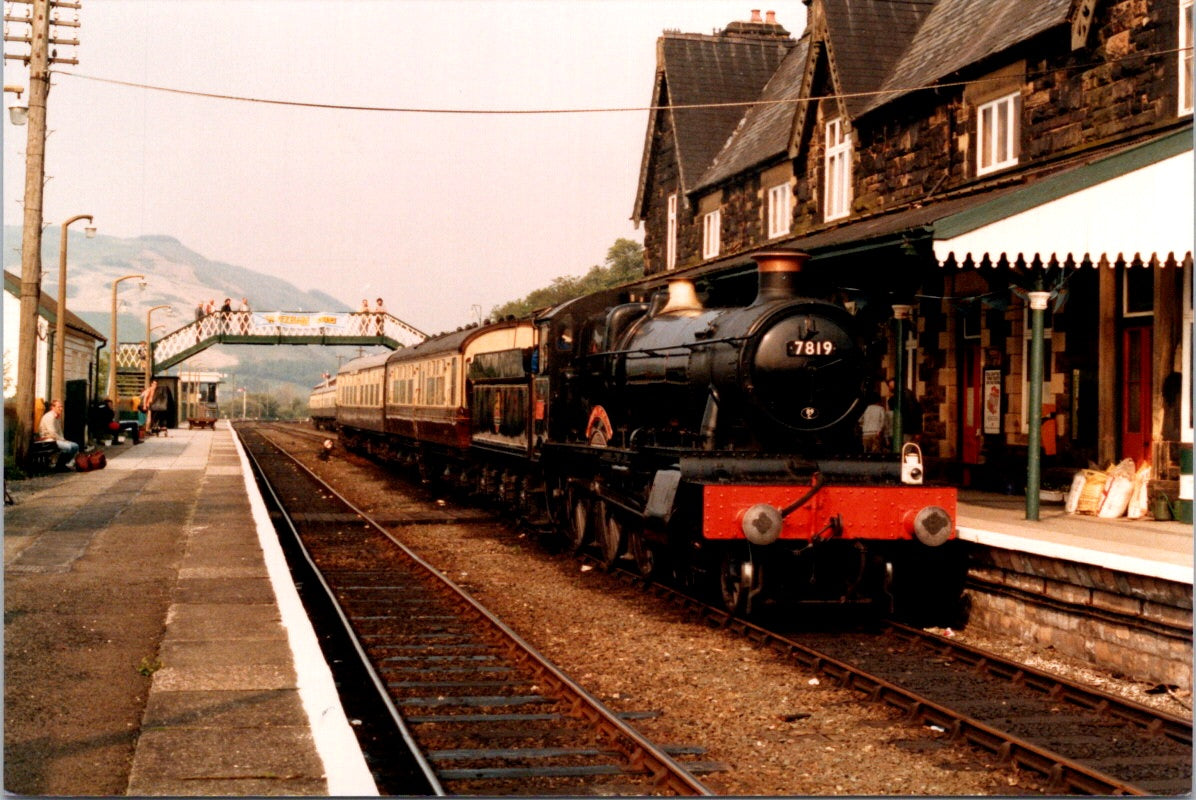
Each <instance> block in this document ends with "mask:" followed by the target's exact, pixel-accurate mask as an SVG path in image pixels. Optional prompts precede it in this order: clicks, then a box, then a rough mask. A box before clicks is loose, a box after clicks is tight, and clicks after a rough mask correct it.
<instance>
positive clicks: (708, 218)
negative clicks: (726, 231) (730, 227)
mask: <svg viewBox="0 0 1196 800" xmlns="http://www.w3.org/2000/svg"><path fill="white" fill-rule="evenodd" d="M722 227H723V211H722V209H721V208H716V209H714V210H713V211H708V212H706V213H705V214H703V215H702V258H718V254H719V252H720V251H721V250H722Z"/></svg>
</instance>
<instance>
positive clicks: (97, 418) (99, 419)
mask: <svg viewBox="0 0 1196 800" xmlns="http://www.w3.org/2000/svg"><path fill="white" fill-rule="evenodd" d="M91 429H92V436H94V437H95V438H96V439H101V438H103V437H105V436H110V437H112V442H113V443H114V444H115V443H116V437H117V434H119V433H121V432H124V433H126V434H128V435H129V436H132V437H133V444H141V426H140V425H138V424H137V422H136V420H131V419H126V420H120V421H118V420H117V419H116V412H115V411H114V410H113V409H112V401H111V400H109V399H107V398H104V400H103V401H102V402H99V403H96V404H95V405H94V406H92V409H91Z"/></svg>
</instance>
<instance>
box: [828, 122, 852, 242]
mask: <svg viewBox="0 0 1196 800" xmlns="http://www.w3.org/2000/svg"><path fill="white" fill-rule="evenodd" d="M823 134H824V138H823V141H824V144H825V152H824V153H823V173H822V174H823V181H824V183H825V186H824V191H823V209H822V219H823V221H824V222H830V221H831V220H836V219H842V218H844V217H846V216H849V215H850V214H851V201H852V191H851V190H852V185H851V183H852V174H851V173H852V170H851V152H852V137H851V132H850V131H848V130H847V125H846V118H845V117H835V118H834V119H831V120H828V121H827V123H826V125H825V126H824V128H823Z"/></svg>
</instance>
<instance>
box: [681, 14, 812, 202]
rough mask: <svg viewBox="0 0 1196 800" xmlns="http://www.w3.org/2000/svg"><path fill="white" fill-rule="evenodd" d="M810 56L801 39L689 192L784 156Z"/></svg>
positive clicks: (806, 43) (805, 40) (805, 39)
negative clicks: (759, 102) (758, 100)
mask: <svg viewBox="0 0 1196 800" xmlns="http://www.w3.org/2000/svg"><path fill="white" fill-rule="evenodd" d="M809 54H810V38H809V36H803V37H802V38H801V39H800V40H799V41H798V43H797V46H796V47H794V48H793V49H792V50H790V51H789V54H788V55H787V56H786V57H785V60H784V61H782V62H781V66H780V67H779V68H778V69H777V71H776V72H775V73H774V74H773V76H772V79H771V80H770V81H769V82H768V83H767V84H766V85H765V87H764V91H762V92H761V93H760V97H759V99H760V100H761V101H764V102H763V103H761V104H760V105H755V106H752V107H750V108H749V109H748V112H747V113H746V114H744V115H743V117H742V118H741V120H740V122H739V124H738V126H737V127H736V129H735V132H734V133H733V134H732V135H731V138H730V139H729V140H728V141H727V143H726V145H725V146H724V147H723V150H722V152H720V153H719V154H718V156H716V157H715V159H714V163H713V164H712V165H711V166H710V169H709V170H707V171H706V173H705V175H703V176H702V179H701V180H700V181H698V182H697V183H696V184H695V185H694V186H693V188H694V189H695V190H696V189H702V188H705V187H707V186H713V185H715V184H717V183H718V182H719V181H721V180H724V179H726V178H729V177H731V176H733V175H737V174H738V173H740V172H743V171H745V170H747V169H750V168H751V167H755V166H757V165H759V164H763V163H765V162H767V161H770V160H772V159H774V158H777V157H779V156H781V155H782V154H785V153H787V152H788V150H789V139H790V136H791V135H792V132H793V117H794V114H795V113H796V112H797V106H798V104H797V103H796V102H794V101H796V100H798V99H799V98H800V97H801V94H802V75H803V74H804V72H805V69H806V60H807V58H808V57H809Z"/></svg>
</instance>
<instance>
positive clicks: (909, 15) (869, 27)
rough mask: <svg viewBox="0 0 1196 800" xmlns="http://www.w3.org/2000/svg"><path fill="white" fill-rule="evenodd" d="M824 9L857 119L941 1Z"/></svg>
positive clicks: (862, 1) (874, 1) (835, 61)
mask: <svg viewBox="0 0 1196 800" xmlns="http://www.w3.org/2000/svg"><path fill="white" fill-rule="evenodd" d="M987 1H988V2H990V3H991V0H987ZM1001 2H1004V0H1001ZM822 5H823V9H824V13H825V15H826V26H827V39H828V51H829V54H830V59H831V63H832V67H833V70H834V73H835V75H836V76H837V79H838V86H837V88H838V90H839V91H841V92H843V93H844V94H845V95H847V96H846V97H845V98H844V99H843V106H844V109H845V110H846V112H847V115H848V116H849V117H851V118H853V119H854V118H855V117H856V116H857V115H858V114H859V113H860V111H861V109H863V108H865V107H866V106H868V105H869V103H870V102H871V101H872V97H871V96H870V95H869V93H871V92H875V91H876V90H877V89H879V88H880V87H881V86H882V85H884V84H885V82H886V80H887V79H888V78H889V76H890V74H891V73H892V71H893V68H894V66H895V65H897V63H898V62H899V61H900V59H901V57H902V55H903V54H904V53H905V51H906V49H907V48H908V47H909V45H910V43H911V42H912V41H914V37H915V35H916V34H917V33H918V31H919V29H920V28H921V27H922V25H923V23H924V21H925V20H926V19H927V16H928V15H929V14H930V13H931V10H932V9H933V8H934V7H935V0H823V4H822ZM965 27H966V28H967V29H968V30H973V29H974V27H973V26H972V25H971V24H967V25H965Z"/></svg>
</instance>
